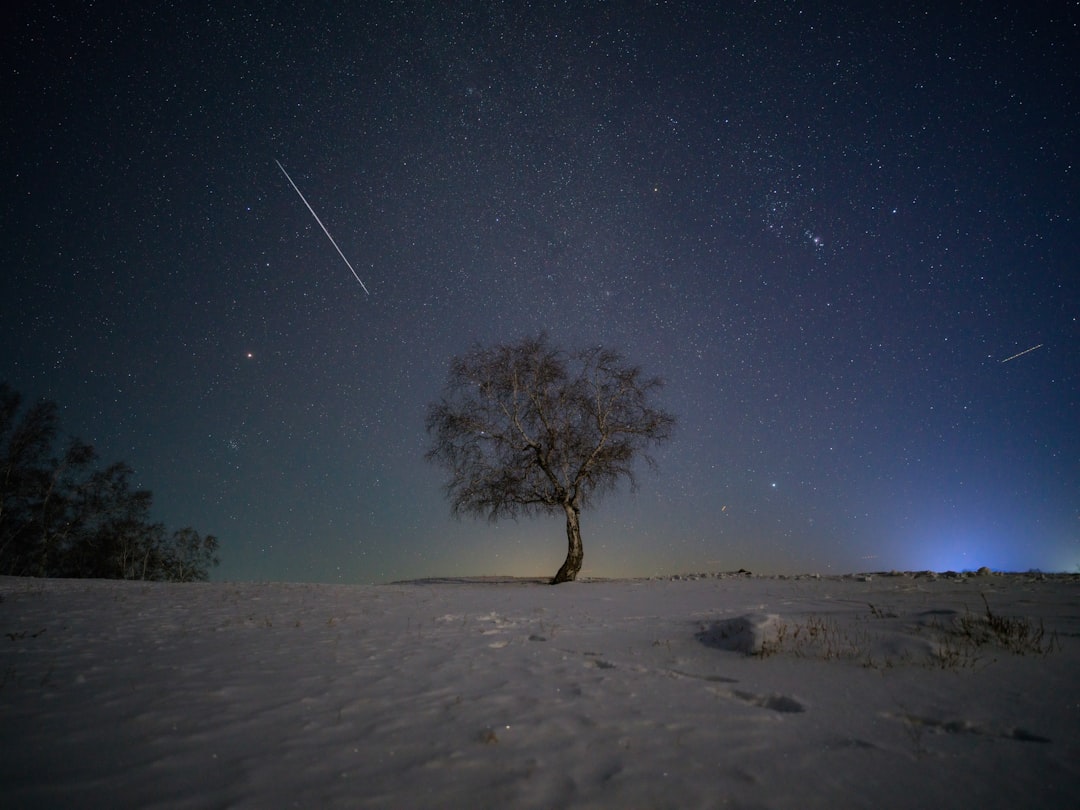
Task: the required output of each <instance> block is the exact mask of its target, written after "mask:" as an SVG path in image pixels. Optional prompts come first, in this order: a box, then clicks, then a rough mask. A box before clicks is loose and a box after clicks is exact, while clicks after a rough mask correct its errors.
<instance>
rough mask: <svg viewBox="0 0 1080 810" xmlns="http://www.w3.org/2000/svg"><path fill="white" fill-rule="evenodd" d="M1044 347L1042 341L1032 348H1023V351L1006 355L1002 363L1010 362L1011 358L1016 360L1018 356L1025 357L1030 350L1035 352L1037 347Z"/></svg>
mask: <svg viewBox="0 0 1080 810" xmlns="http://www.w3.org/2000/svg"><path fill="white" fill-rule="evenodd" d="M1042 347H1043V344H1041V343H1040V344H1039V345H1038V346H1032V347H1031V348H1030V349H1024V350H1023V351H1022V352H1017V353H1016V354H1014V355H1013V356H1012V357H1006V358H1005V359H1004V360H1002V361H1001V362H1002V363H1008V362H1009V361H1010V360H1015V359H1016V358H1017V357H1023V356H1024V355H1025V354H1027V353H1028V352H1033V351H1035V350H1036V349H1041V348H1042Z"/></svg>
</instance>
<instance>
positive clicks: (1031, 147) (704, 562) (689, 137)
mask: <svg viewBox="0 0 1080 810" xmlns="http://www.w3.org/2000/svg"><path fill="white" fill-rule="evenodd" d="M20 5H21V7H20V8H19V9H18V10H16V11H15V12H13V13H11V14H9V22H8V24H6V25H5V26H4V29H5V30H4V32H3V34H0V37H2V48H0V63H2V65H3V84H2V89H0V92H2V104H3V115H2V116H0V138H2V149H0V154H2V156H3V157H2V164H0V165H2V167H3V175H4V183H3V189H2V192H0V205H2V209H0V210H2V214H0V237H2V238H0V251H2V257H3V265H2V271H0V379H3V380H6V381H7V382H8V383H9V384H11V385H12V386H13V387H14V388H15V389H16V390H18V391H20V392H21V393H22V394H23V395H24V396H25V397H27V398H28V399H31V400H33V399H36V398H39V397H44V398H48V399H52V400H55V401H56V402H57V403H58V404H59V405H60V406H61V418H62V422H63V426H64V428H65V429H66V430H67V431H68V432H70V433H71V434H74V435H77V436H79V437H81V438H83V439H85V440H87V441H89V442H92V443H93V444H94V445H95V446H96V447H97V448H98V450H99V452H100V453H101V455H102V457H103V459H104V460H106V461H113V460H124V461H126V462H128V463H129V464H131V465H132V466H133V467H134V468H135V470H136V473H137V475H136V479H137V483H138V485H140V486H143V487H146V488H148V489H150V490H152V491H153V492H154V504H155V511H154V517H155V518H156V519H159V520H162V521H163V522H165V523H166V524H167V525H168V526H169V527H170V528H179V527H181V526H187V525H191V526H194V527H195V528H196V529H198V530H199V531H200V532H204V533H212V534H215V535H217V536H218V537H219V538H220V540H221V543H222V555H221V556H222V564H221V566H220V567H219V568H218V569H216V570H215V572H214V574H213V578H214V579H217V580H290V581H325V582H383V581H389V580H396V579H402V578H411V577H423V576H460V575H478V574H512V575H521V576H533V575H550V574H553V573H554V571H555V570H556V569H557V568H558V566H559V565H560V564H561V562H562V560H563V558H564V556H565V554H566V537H565V530H564V525H563V518H562V517H559V516H553V517H550V518H545V517H540V518H533V519H528V520H525V519H523V520H521V521H519V522H513V521H507V522H500V523H498V524H489V523H486V522H484V521H472V520H464V521H456V520H454V519H453V518H451V517H450V511H449V506H448V503H447V501H446V499H445V497H444V494H443V492H442V489H441V487H442V483H443V475H442V473H441V472H440V471H439V470H438V469H437V468H435V467H433V466H431V465H430V464H428V463H427V462H425V461H424V458H423V455H424V451H425V449H426V448H427V446H428V437H427V435H426V433H425V431H424V416H425V411H426V407H427V405H428V403H429V402H431V401H432V400H434V399H436V398H437V397H438V396H439V393H440V390H441V388H442V385H443V383H444V381H445V379H446V373H447V369H448V364H449V361H450V359H451V358H452V357H453V356H454V355H455V354H461V353H463V352H465V351H467V350H468V349H470V348H471V347H473V346H474V345H475V344H477V343H480V344H485V345H487V344H492V343H495V342H500V341H512V340H516V339H518V338H520V337H523V336H525V335H528V334H536V333H538V332H539V331H540V330H546V331H547V332H548V334H549V336H550V337H551V338H552V340H553V341H554V342H557V343H559V344H562V345H564V346H566V347H568V348H577V347H584V346H591V345H597V344H602V345H604V346H608V347H611V348H616V349H618V350H620V351H622V352H623V353H624V354H625V355H626V356H627V357H628V358H629V359H631V360H633V361H635V362H638V363H640V364H641V365H642V366H643V367H644V369H645V370H646V371H647V372H649V373H652V374H658V375H660V376H662V377H663V378H664V379H665V380H666V383H667V384H666V387H665V389H664V391H663V393H662V396H661V398H660V401H659V404H661V405H662V406H663V407H665V408H666V409H668V410H670V411H672V412H673V413H674V414H676V415H677V417H678V418H679V425H678V428H677V431H676V433H675V436H674V438H673V439H672V440H671V441H670V442H669V443H667V444H666V445H665V446H664V447H663V448H662V449H661V450H660V451H659V452H658V453H657V460H658V462H659V469H658V471H657V472H656V473H655V474H653V473H650V472H645V473H644V474H643V475H642V476H641V478H640V484H641V486H640V489H639V490H638V491H637V492H636V493H629V492H626V491H625V488H624V489H623V490H622V491H620V492H619V493H618V494H616V495H613V496H609V497H608V498H607V499H606V500H605V501H603V502H602V503H601V504H600V505H599V506H597V507H596V508H593V509H591V510H588V511H586V512H585V513H584V514H583V516H582V535H583V539H584V543H585V567H584V568H583V570H582V575H583V576H645V575H653V574H670V573H678V572H693V571H716V570H721V571H726V570H735V569H738V568H740V567H741V568H747V569H749V570H752V571H754V572H755V573H759V572H760V573H797V572H814V571H816V572H820V573H845V572H852V571H877V570H889V569H909V570H911V569H917V570H922V569H935V570H948V569H952V570H962V569H973V568H977V567H979V566H983V565H987V566H990V567H991V568H1000V569H1007V570H1027V569H1030V568H1040V569H1042V570H1068V571H1072V570H1076V569H1077V567H1078V566H1080V429H1078V419H1077V414H1078V413H1080V342H1078V338H1080V322H1078V320H1077V318H1078V317H1080V272H1078V257H1080V209H1078V202H1080V194H1078V188H1080V185H1078V173H1080V168H1078V166H1077V159H1078V154H1080V151H1078V146H1080V139H1078V132H1080V127H1078V124H1080V106H1078V93H1077V84H1076V77H1077V76H1078V75H1080V4H1078V3H1076V2H1074V1H1073V0H1070V1H1069V2H1046V3H1030V4H1019V3H1004V2H1002V3H971V2H961V0H957V2H950V3H939V2H935V3H929V2H927V3H921V2H915V3H910V4H908V3H905V4H900V5H896V4H867V3H862V2H824V0H822V1H821V2H775V1H773V0H762V1H761V2H748V1H747V0H736V1H735V2H725V3H705V2H701V3H694V2H641V0H637V1H636V2H587V1H586V2H577V1H575V2H565V3H564V2H522V0H510V1H508V2H454V1H453V0H449V1H448V2H440V3H426V2H367V3H363V4H342V3H332V2H312V3H305V2H299V3H296V2H290V3H275V2H259V3H254V2H237V3H227V4H216V5H217V6H221V8H216V7H214V8H210V7H203V6H202V5H201V4H187V3H154V4H126V5H117V4H108V3H33V4H30V3H24V4H20ZM142 6H147V7H146V8H143V7H142ZM873 6H880V8H873ZM275 161H280V164H281V166H282V167H284V169H285V170H286V171H287V172H288V174H289V176H290V177H291V178H292V180H293V181H294V182H295V184H296V186H297V188H298V189H299V190H300V192H302V193H303V195H304V197H305V198H306V199H307V201H308V202H309V203H310V205H311V206H312V208H313V209H314V211H315V212H316V213H317V215H318V217H319V219H321V220H322V222H323V223H324V225H325V226H326V228H327V229H328V231H329V233H330V234H331V235H332V237H333V240H334V242H336V243H337V245H338V247H339V248H340V250H341V252H342V254H344V256H345V257H347V260H348V263H349V264H351V265H352V267H353V268H354V269H355V271H356V274H357V275H358V276H359V278H360V279H361V280H362V281H363V284H364V286H366V287H367V289H368V290H369V291H370V294H369V293H366V292H365V291H364V289H363V288H362V287H361V285H360V284H359V283H358V282H357V279H356V278H355V277H354V276H353V274H352V272H350V268H349V266H347V264H346V262H344V261H342V257H341V256H339V255H338V253H337V251H336V250H335V247H334V244H333V243H332V242H331V241H330V240H329V239H327V236H326V234H324V233H323V230H322V229H321V228H320V226H319V223H318V222H317V221H316V219H315V218H314V217H313V216H312V215H311V213H310V212H309V210H308V209H307V208H306V207H305V205H304V203H303V202H302V201H301V199H300V197H299V196H298V194H297V193H296V191H295V190H294V189H293V188H292V186H291V185H290V184H289V181H288V180H287V179H286V177H285V176H284V174H283V173H282V171H281V170H280V169H279V167H278V165H277V163H275ZM1036 346H1037V347H1038V348H1033V347H1036ZM1029 349H1031V351H1027V353H1026V354H1022V355H1020V356H1016V357H1013V356H1014V355H1017V354H1018V353H1021V352H1025V351H1026V350H1029ZM1010 357H1012V359H1009V358H1010Z"/></svg>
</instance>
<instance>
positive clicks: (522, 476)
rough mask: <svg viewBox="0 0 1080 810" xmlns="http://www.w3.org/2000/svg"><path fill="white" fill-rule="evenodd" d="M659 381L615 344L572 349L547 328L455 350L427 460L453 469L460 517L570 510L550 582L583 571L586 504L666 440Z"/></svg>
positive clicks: (435, 409)
mask: <svg viewBox="0 0 1080 810" xmlns="http://www.w3.org/2000/svg"><path fill="white" fill-rule="evenodd" d="M662 387H663V382H662V381H661V380H660V379H659V378H657V377H646V376H645V375H644V374H643V373H642V371H641V369H640V368H639V367H638V366H635V365H631V364H629V363H627V362H626V361H625V360H624V359H623V357H622V355H620V354H619V353H618V352H615V351H611V350H608V349H603V348H592V349H586V350H583V351H579V352H576V353H573V354H571V353H568V352H565V351H563V350H562V349H560V348H557V347H555V346H552V345H551V343H550V342H549V341H548V339H547V336H546V335H543V334H541V335H540V336H538V337H528V338H525V339H523V340H520V341H518V342H517V343H511V344H503V345H498V346H495V347H492V348H481V347H477V348H475V349H473V350H472V351H471V352H469V353H468V354H466V355H464V356H462V357H458V358H455V359H454V361H453V363H452V365H451V367H450V373H449V377H448V380H447V384H446V389H445V392H444V394H443V398H442V399H441V400H440V401H439V402H437V403H433V404H432V405H431V406H430V407H429V409H428V417H427V429H428V433H429V434H430V435H431V437H432V446H431V449H430V450H429V451H428V453H427V458H428V459H429V460H430V461H433V462H435V463H436V464H438V465H440V466H441V467H444V468H445V469H446V470H447V471H448V472H449V473H450V480H449V482H448V483H447V484H446V493H447V496H448V497H449V498H450V504H451V510H452V511H453V513H454V515H456V516H460V515H463V514H469V515H477V516H484V517H487V518H489V519H491V520H496V519H498V518H500V517H511V518H516V517H518V516H519V515H531V514H535V513H537V512H553V513H558V512H560V511H561V512H563V513H565V515H566V532H567V539H568V541H569V551H568V553H567V557H566V562H564V563H563V566H562V568H560V569H559V572H558V573H557V574H556V575H555V577H554V579H553V580H552V582H553V583H558V582H565V581H568V580H573V579H574V578H576V577H577V574H578V572H579V571H580V570H581V564H582V560H583V558H584V553H583V550H582V545H581V532H580V519H579V515H580V512H581V509H582V508H584V507H586V506H589V505H591V504H592V503H594V502H595V501H596V500H597V499H599V498H600V497H601V496H602V495H604V494H606V493H607V492H610V491H611V490H613V489H614V488H615V487H616V485H617V484H618V483H619V480H620V479H623V478H625V479H626V480H627V481H628V482H629V485H630V487H631V489H635V488H636V485H637V481H636V478H635V474H634V468H635V464H636V462H637V461H638V460H639V459H641V460H644V461H645V462H646V463H647V464H649V465H650V466H653V465H654V463H655V462H654V460H653V459H652V457H651V456H649V455H648V453H647V452H646V451H647V450H648V449H649V448H650V447H651V446H654V445H657V444H659V443H660V442H663V441H665V440H667V439H668V438H670V436H671V431H672V428H673V427H674V424H675V419H674V417H673V416H671V414H669V413H667V412H666V411H664V410H661V409H660V408H657V407H655V406H653V405H652V404H651V399H652V398H653V396H654V395H655V394H656V393H657V392H658V391H659V390H660V389H661V388H662Z"/></svg>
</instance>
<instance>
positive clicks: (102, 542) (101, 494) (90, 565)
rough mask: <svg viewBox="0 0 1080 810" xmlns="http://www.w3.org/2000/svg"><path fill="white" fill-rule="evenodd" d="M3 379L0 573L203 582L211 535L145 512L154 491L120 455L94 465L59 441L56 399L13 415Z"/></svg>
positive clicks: (82, 448)
mask: <svg viewBox="0 0 1080 810" xmlns="http://www.w3.org/2000/svg"><path fill="white" fill-rule="evenodd" d="M21 406H22V397H21V396H20V395H19V394H18V393H17V392H16V391H14V390H13V389H12V388H11V387H10V386H9V385H7V384H6V383H0V574H6V575H9V576H32V577H92V578H101V579H143V580H157V581H170V582H193V581H200V580H206V579H207V578H208V577H209V575H210V568H211V567H213V566H215V565H217V564H218V558H217V549H218V541H217V538H216V537H214V536H213V535H209V534H208V535H200V534H199V533H198V532H197V531H195V530H194V529H191V528H185V529H179V530H177V531H173V532H172V533H169V532H167V531H166V529H165V527H164V526H163V525H162V524H161V523H155V522H153V521H151V519H150V507H151V504H152V501H153V495H152V494H151V493H150V492H149V491H148V490H144V489H135V488H134V487H133V485H132V483H131V476H132V474H133V470H132V469H131V467H129V466H128V465H127V464H124V463H123V462H117V463H114V464H110V465H108V466H106V467H100V466H98V455H97V452H96V451H95V450H94V448H93V447H92V446H91V445H89V444H86V443H85V442H82V441H80V440H78V439H74V438H71V439H65V438H63V437H62V436H61V433H60V420H59V416H58V409H57V406H56V403H55V402H50V401H47V400H42V401H40V402H38V403H36V404H34V405H32V406H30V407H29V408H28V409H26V411H25V412H24V413H23V414H22V415H21V417H20V415H19V411H20V408H21Z"/></svg>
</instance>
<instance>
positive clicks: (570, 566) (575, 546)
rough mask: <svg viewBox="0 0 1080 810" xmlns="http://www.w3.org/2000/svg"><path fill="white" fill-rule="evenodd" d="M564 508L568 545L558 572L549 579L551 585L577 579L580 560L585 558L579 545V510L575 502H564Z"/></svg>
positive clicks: (583, 551)
mask: <svg viewBox="0 0 1080 810" xmlns="http://www.w3.org/2000/svg"><path fill="white" fill-rule="evenodd" d="M563 509H564V510H566V539H567V542H568V543H569V545H570V548H569V550H568V551H567V552H566V562H564V563H563V564H562V568H560V569H559V573H557V574H556V575H555V578H554V579H552V580H551V584H552V585H558V584H559V583H560V582H573V581H574V580H575V579H577V575H578V571H580V570H581V562H582V560H584V559H585V550H584V549H583V548H582V546H581V520H580V516H581V510H580V509H579V508H578V507H577V505H576V504H571V503H564V504H563Z"/></svg>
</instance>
